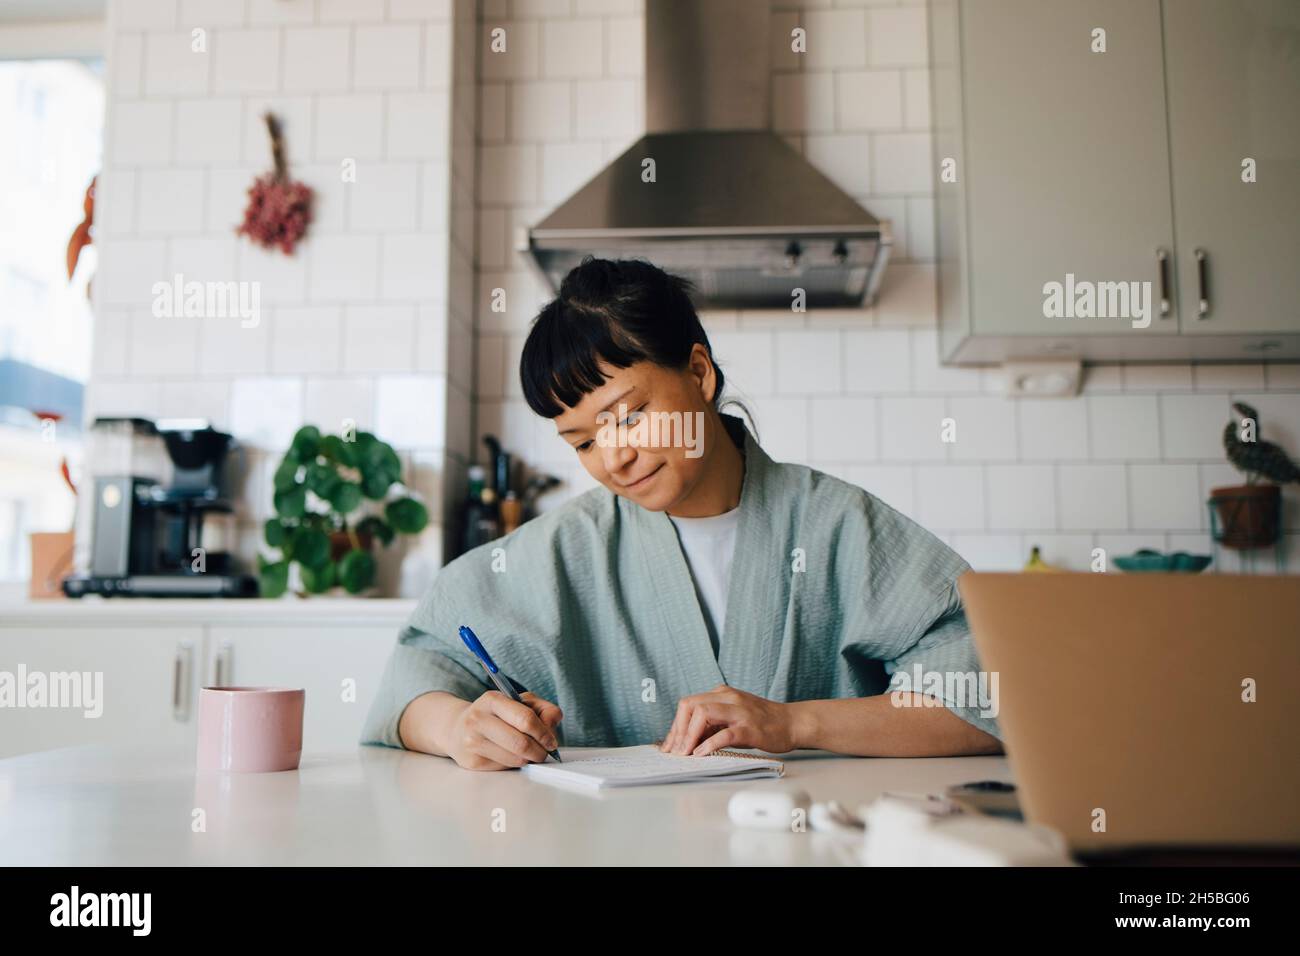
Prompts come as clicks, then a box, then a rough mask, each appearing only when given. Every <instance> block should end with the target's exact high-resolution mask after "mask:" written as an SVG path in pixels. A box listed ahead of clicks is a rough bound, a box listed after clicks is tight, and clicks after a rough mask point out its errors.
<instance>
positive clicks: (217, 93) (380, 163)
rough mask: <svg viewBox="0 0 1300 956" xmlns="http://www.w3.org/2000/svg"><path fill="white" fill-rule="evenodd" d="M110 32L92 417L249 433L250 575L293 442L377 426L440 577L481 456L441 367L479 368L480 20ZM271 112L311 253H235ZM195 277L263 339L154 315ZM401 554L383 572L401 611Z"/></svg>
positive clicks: (445, 5)
mask: <svg viewBox="0 0 1300 956" xmlns="http://www.w3.org/2000/svg"><path fill="white" fill-rule="evenodd" d="M107 20H108V24H109V29H110V30H112V31H113V33H112V35H111V36H110V37H109V40H108V43H107V46H106V49H107V51H108V64H107V76H108V77H109V81H108V100H109V106H108V116H107V126H106V149H105V170H104V173H103V175H102V177H101V180H100V186H99V190H98V199H99V208H98V210H97V213H98V216H97V220H96V230H97V234H96V241H97V245H99V247H100V250H101V254H100V265H99V274H98V275H97V277H96V281H95V284H94V292H95V301H96V329H95V344H94V355H95V360H94V368H93V374H92V381H91V384H90V388H89V401H88V414H89V415H90V416H92V417H93V416H96V415H109V414H139V415H145V416H149V417H160V416H181V415H184V416H199V417H206V418H209V419H210V420H212V422H213V423H214V424H215V425H216V426H217V427H219V428H223V429H228V430H230V431H232V432H233V433H234V434H235V435H236V436H237V438H238V439H239V440H240V441H241V442H242V443H243V444H244V446H245V448H246V451H247V453H248V459H249V474H248V476H247V478H246V480H245V483H244V487H245V493H246V495H247V499H248V500H247V503H246V505H245V506H244V507H242V508H241V510H240V512H239V514H238V519H239V521H240V522H241V525H242V532H243V533H242V535H241V538H240V546H239V550H240V551H241V552H242V553H243V555H244V556H245V557H246V558H249V557H251V556H252V554H253V553H254V552H255V551H256V549H257V547H258V538H259V534H260V526H261V522H262V521H263V520H264V519H265V518H266V517H267V516H268V515H269V513H270V501H269V497H270V496H269V493H266V494H264V493H263V492H265V490H266V489H265V488H264V487H263V485H265V484H266V483H267V481H269V474H270V471H269V469H270V468H271V467H273V465H274V462H275V461H276V460H277V459H278V456H279V455H280V454H281V453H282V452H283V449H284V448H285V447H286V446H287V444H288V441H289V439H290V437H291V436H292V435H293V432H294V431H295V430H296V429H297V428H298V427H300V426H301V425H302V424H303V423H304V422H311V423H315V424H318V425H320V426H321V427H322V428H323V429H327V430H332V431H338V430H339V429H340V428H341V427H342V425H343V423H344V420H345V419H351V420H353V421H355V422H356V424H357V426H358V427H360V428H374V429H376V430H377V432H378V433H379V434H380V435H381V437H383V438H385V439H387V440H389V441H391V442H392V443H393V444H394V445H395V446H396V447H397V448H398V450H399V453H400V454H401V455H402V456H403V458H404V460H405V461H406V463H407V465H408V467H409V468H411V469H413V471H412V481H413V483H414V485H415V487H416V488H417V489H418V490H419V491H420V492H421V493H423V494H424V495H425V497H426V499H428V502H429V505H430V507H431V511H432V514H433V523H432V526H431V528H430V529H429V530H428V531H426V532H425V534H424V535H422V536H421V539H420V542H419V545H418V547H419V549H420V550H421V551H427V556H428V560H429V561H430V562H431V565H432V566H433V567H436V566H437V564H438V563H440V561H441V560H442V557H443V555H444V553H445V547H444V545H445V540H444V539H445V537H446V536H449V535H450V534H451V533H452V524H453V522H452V521H450V520H448V517H449V516H447V515H444V514H443V507H444V503H446V502H447V500H448V499H447V496H446V494H445V489H444V484H446V485H447V486H448V487H451V486H457V487H458V486H459V485H460V484H461V483H462V481H463V479H462V478H461V477H460V473H461V472H463V469H464V466H465V464H466V462H467V461H468V460H469V458H470V457H471V455H472V452H473V449H472V447H471V440H472V426H471V422H470V419H471V415H472V404H471V398H470V395H471V389H472V385H473V383H472V381H471V379H470V374H471V373H470V372H457V373H456V374H454V375H449V374H448V368H447V366H448V361H447V356H448V355H449V354H452V355H455V356H457V357H462V358H463V364H465V365H470V364H472V358H469V357H466V356H469V355H471V354H472V344H473V337H472V332H471V328H472V322H473V308H474V306H473V297H474V282H473V276H472V271H473V261H472V260H473V255H474V228H475V221H474V215H473V196H474V178H475V171H474V167H475V156H474V150H475V131H474V127H475V123H476V109H475V100H476V92H477V91H476V83H475V75H476V70H475V68H474V61H473V58H474V56H475V46H476V44H475V33H476V30H477V23H476V17H475V11H474V8H473V4H472V3H471V4H465V3H457V4H455V5H453V4H452V2H451V0H109V10H108V18H107ZM453 37H454V38H455V42H453ZM453 56H454V58H455V60H456V62H455V63H454V62H453ZM461 61H463V62H461ZM457 70H459V80H458V83H457V84H453V78H454V76H455V75H456V71H457ZM268 110H270V111H272V112H274V113H275V114H276V115H277V116H278V117H279V118H280V120H281V122H282V124H283V127H284V134H285V141H286V145H287V154H288V160H289V163H290V170H291V173H292V174H293V175H294V176H295V177H297V178H299V179H302V180H303V181H305V182H306V183H308V184H309V185H310V186H312V188H313V189H314V190H315V191H316V202H315V208H314V221H313V223H312V226H311V228H310V231H309V233H308V236H307V239H306V241H305V242H304V243H303V244H302V245H300V246H299V248H298V251H297V252H296V254H295V255H293V256H286V255H283V254H282V253H280V252H278V251H277V252H268V251H264V250H262V249H260V248H257V247H255V246H253V245H251V244H250V243H249V242H248V241H247V240H245V239H241V238H236V236H235V235H234V229H235V227H236V226H237V225H238V224H239V223H240V221H241V220H242V216H243V209H244V206H245V204H246V201H247V195H246V192H247V189H248V187H249V185H250V184H251V182H252V180H253V178H254V177H255V176H257V175H259V174H260V173H262V172H265V171H267V170H269V169H270V167H271V165H272V158H271V151H270V143H269V138H268V135H267V131H266V126H265V121H264V119H263V116H264V114H265V113H266V112H267V111H268ZM457 147H458V148H459V152H458V153H456V152H455V150H456V148H457ZM457 209H459V210H460V211H459V213H458V212H457V211H456V210H457ZM177 275H180V276H182V277H183V280H182V281H184V282H205V283H206V282H213V283H227V282H239V283H251V282H256V283H258V284H259V287H258V296H259V300H258V305H259V309H260V314H259V316H258V317H257V320H256V321H255V322H254V321H246V320H241V318H240V317H239V316H238V315H234V316H227V317H220V316H206V317H203V318H167V317H158V316H156V315H155V314H154V310H153V302H154V299H155V293H154V284H155V283H159V282H165V283H170V282H172V281H173V279H174V277H175V276H177ZM452 338H456V339H457V340H458V342H457V344H455V345H453V344H451V343H450V342H449V340H450V339H452ZM447 508H448V509H449V510H450V508H451V505H450V504H447ZM399 557H400V555H399V554H396V553H393V554H391V555H389V556H387V557H386V558H385V559H384V560H383V561H382V562H381V582H382V583H384V584H385V585H387V589H388V590H390V591H393V590H395V581H396V577H397V572H396V570H395V567H394V562H395V561H397V560H398V558H399ZM416 584H417V586H416V588H415V590H418V589H419V588H418V582H417V583H416Z"/></svg>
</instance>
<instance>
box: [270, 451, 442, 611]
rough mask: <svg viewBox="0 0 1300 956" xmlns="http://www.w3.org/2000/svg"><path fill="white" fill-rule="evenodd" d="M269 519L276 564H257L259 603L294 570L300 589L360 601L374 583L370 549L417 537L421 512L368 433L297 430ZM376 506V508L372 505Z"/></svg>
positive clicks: (398, 468) (392, 455) (393, 462)
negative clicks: (359, 596)
mask: <svg viewBox="0 0 1300 956" xmlns="http://www.w3.org/2000/svg"><path fill="white" fill-rule="evenodd" d="M274 484H275V497H274V504H275V517H273V518H270V519H268V520H267V522H266V524H265V526H264V529H263V531H264V535H265V538H266V543H267V545H268V546H270V547H271V548H273V549H276V550H278V551H279V553H280V557H279V559H278V560H267V559H266V558H265V557H261V556H259V558H258V578H259V581H260V584H261V592H262V596H263V597H279V596H280V595H282V594H284V593H285V591H286V590H287V589H288V586H289V566H290V565H291V564H297V565H298V567H299V570H300V577H301V580H302V586H303V588H304V590H306V591H307V592H309V593H311V594H323V593H325V592H326V591H330V590H332V589H334V588H342V589H343V590H345V591H347V592H348V593H349V594H360V593H361V592H363V591H365V590H366V589H367V588H369V587H371V586H372V585H373V584H374V582H375V556H374V553H373V550H372V548H373V543H374V541H375V539H376V538H377V539H379V541H380V543H381V544H382V545H384V546H385V547H387V546H388V545H389V544H391V543H392V542H393V540H394V538H395V537H396V536H397V535H399V534H418V533H419V532H420V531H422V530H424V527H425V525H427V524H428V522H429V512H428V509H426V508H425V507H424V505H423V504H421V503H420V502H419V501H417V500H416V499H415V498H413V497H411V496H410V494H409V492H408V489H407V487H406V486H405V485H404V484H402V463H401V459H399V458H398V457H397V453H396V452H395V451H393V449H392V446H390V445H388V444H387V443H385V442H382V441H380V440H379V439H378V438H376V437H375V436H374V435H372V434H370V433H369V432H357V433H355V436H354V437H351V438H350V439H349V440H345V439H344V438H343V437H340V436H339V435H322V434H321V432H320V429H319V428H317V427H316V426H314V425H305V426H303V427H302V428H300V429H298V432H297V434H295V435H294V436H293V442H292V444H290V446H289V450H288V451H286V452H285V453H284V458H283V459H282V460H281V461H280V464H279V467H277V468H276V470H275V479H274ZM380 502H382V503H383V504H382V507H381V506H380V504H379V503H380Z"/></svg>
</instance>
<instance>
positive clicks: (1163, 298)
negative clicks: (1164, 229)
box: [1156, 246, 1169, 319]
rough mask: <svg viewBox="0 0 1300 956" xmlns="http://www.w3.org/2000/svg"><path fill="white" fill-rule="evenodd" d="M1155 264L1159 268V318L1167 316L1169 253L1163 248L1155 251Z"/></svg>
mask: <svg viewBox="0 0 1300 956" xmlns="http://www.w3.org/2000/svg"><path fill="white" fill-rule="evenodd" d="M1156 262H1157V263H1158V264H1159V266H1160V317H1161V318H1162V319H1163V318H1167V317H1168V315H1169V253H1168V252H1167V251H1165V249H1164V247H1163V246H1162V247H1160V248H1159V249H1157V250H1156Z"/></svg>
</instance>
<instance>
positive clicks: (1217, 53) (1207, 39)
mask: <svg viewBox="0 0 1300 956" xmlns="http://www.w3.org/2000/svg"><path fill="white" fill-rule="evenodd" d="M1164 27H1165V72H1166V76H1167V78H1168V91H1169V129H1170V137H1169V146H1170V157H1171V159H1172V163H1171V166H1172V169H1173V196H1174V208H1175V209H1176V210H1177V217H1176V234H1175V244H1176V246H1177V248H1178V303H1179V309H1178V317H1179V329H1180V331H1181V332H1182V333H1184V334H1187V335H1217V334H1222V333H1224V332H1245V333H1253V332H1280V333H1285V332H1295V331H1297V330H1300V3H1297V2H1296V0H1234V2H1232V3H1222V2H1220V0H1177V2H1166V3H1165V4H1164ZM1248 160H1251V161H1253V162H1254V170H1253V173H1254V179H1255V181H1254V182H1249V183H1248V182H1243V180H1242V173H1243V163H1245V162H1247V161H1248ZM1198 253H1199V258H1200V260H1201V262H1203V265H1204V268H1203V270H1202V269H1200V268H1198ZM1202 278H1204V281H1205V284H1206V287H1205V289H1204V290H1202ZM1203 292H1204V294H1202V293H1203ZM1202 300H1204V302H1205V306H1204V308H1202V306H1201V302H1202Z"/></svg>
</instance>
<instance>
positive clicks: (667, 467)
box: [555, 344, 718, 511]
mask: <svg viewBox="0 0 1300 956" xmlns="http://www.w3.org/2000/svg"><path fill="white" fill-rule="evenodd" d="M600 369H601V371H602V372H603V373H604V374H605V375H606V377H607V378H606V381H605V384H604V385H602V386H601V387H600V388H598V389H596V390H595V391H594V392H591V393H590V394H588V395H584V396H583V398H582V401H580V402H579V403H578V404H577V405H576V406H574V407H572V408H566V409H565V411H564V412H563V413H562V414H561V415H560V416H559V417H557V418H556V419H555V429H556V431H557V432H559V434H560V437H561V438H563V439H564V440H565V441H567V442H568V443H569V445H570V446H571V447H572V448H573V449H574V450H575V451H576V452H577V454H578V460H579V461H581V462H582V465H583V467H584V468H586V469H587V473H588V474H590V475H591V477H593V478H595V479H596V480H597V481H599V482H600V483H601V484H602V485H604V486H605V487H606V488H608V489H609V490H610V491H612V492H614V494H616V495H621V496H622V497H624V498H627V499H629V500H630V501H635V502H636V503H637V504H639V505H640V506H641V507H643V508H645V509H647V510H649V511H666V510H668V509H670V508H672V507H673V506H674V505H676V504H678V503H680V502H682V501H684V500H685V499H686V498H687V497H688V496H689V495H690V494H691V492H692V491H693V490H694V489H695V487H696V485H697V484H698V483H699V480H700V478H701V476H702V475H703V474H704V472H705V468H706V462H707V460H708V457H709V454H710V452H711V449H712V441H713V437H714V432H715V429H716V428H718V425H716V424H715V423H716V421H717V419H716V416H715V415H714V414H713V395H714V392H715V390H716V388H717V376H716V373H715V372H714V369H713V363H712V362H711V361H710V360H709V356H708V352H707V351H706V350H705V348H704V346H703V345H699V344H697V345H695V347H694V348H693V349H692V351H691V356H690V359H689V360H688V361H687V365H686V368H684V369H681V370H675V369H669V368H663V367H661V366H659V365H655V364H654V363H653V362H637V363H636V364H634V365H631V366H629V367H628V368H622V369H620V368H614V367H613V366H610V365H608V364H605V363H603V362H602V363H601V365H600Z"/></svg>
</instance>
